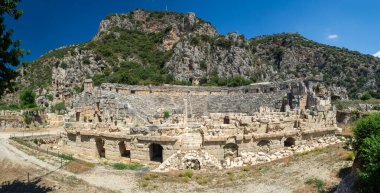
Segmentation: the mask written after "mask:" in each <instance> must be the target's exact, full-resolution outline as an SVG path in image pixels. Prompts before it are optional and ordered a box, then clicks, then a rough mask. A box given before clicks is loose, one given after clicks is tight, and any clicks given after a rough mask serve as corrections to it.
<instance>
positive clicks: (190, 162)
mask: <svg viewBox="0 0 380 193" xmlns="http://www.w3.org/2000/svg"><path fill="white" fill-rule="evenodd" d="M184 164H185V167H186V169H190V170H200V169H201V162H199V160H198V159H187V160H185V161H184Z"/></svg>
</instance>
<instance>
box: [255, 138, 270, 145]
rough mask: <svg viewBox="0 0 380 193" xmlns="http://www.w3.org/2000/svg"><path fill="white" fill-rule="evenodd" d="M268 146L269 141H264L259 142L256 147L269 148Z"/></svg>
mask: <svg viewBox="0 0 380 193" xmlns="http://www.w3.org/2000/svg"><path fill="white" fill-rule="evenodd" d="M269 144H270V141H269V140H265V139H264V140H261V141H259V142H258V143H257V146H259V147H263V146H269Z"/></svg>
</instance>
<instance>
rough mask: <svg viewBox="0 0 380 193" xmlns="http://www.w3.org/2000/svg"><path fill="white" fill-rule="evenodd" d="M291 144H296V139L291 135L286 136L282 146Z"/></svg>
mask: <svg viewBox="0 0 380 193" xmlns="http://www.w3.org/2000/svg"><path fill="white" fill-rule="evenodd" d="M293 145H296V139H294V138H293V137H288V138H287V139H286V140H285V141H284V147H291V146H293Z"/></svg>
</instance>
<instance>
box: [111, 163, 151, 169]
mask: <svg viewBox="0 0 380 193" xmlns="http://www.w3.org/2000/svg"><path fill="white" fill-rule="evenodd" d="M112 167H113V168H114V169H116V170H146V169H147V167H146V166H144V165H141V164H137V163H131V164H125V163H115V164H112Z"/></svg>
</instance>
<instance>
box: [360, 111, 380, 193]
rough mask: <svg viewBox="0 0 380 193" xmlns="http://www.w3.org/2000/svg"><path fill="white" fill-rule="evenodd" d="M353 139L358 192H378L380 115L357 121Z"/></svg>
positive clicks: (379, 188) (379, 175) (379, 176)
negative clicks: (357, 165)
mask: <svg viewBox="0 0 380 193" xmlns="http://www.w3.org/2000/svg"><path fill="white" fill-rule="evenodd" d="M354 138H355V141H354V148H355V150H356V153H357V155H356V157H357V159H358V160H356V162H357V163H359V167H358V169H357V171H356V173H357V175H358V177H359V190H360V191H362V192H380V186H378V182H379V179H380V113H376V114H372V115H370V116H368V117H366V118H363V119H361V120H359V122H358V123H357V125H356V127H355V128H354Z"/></svg>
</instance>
